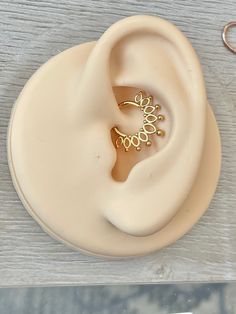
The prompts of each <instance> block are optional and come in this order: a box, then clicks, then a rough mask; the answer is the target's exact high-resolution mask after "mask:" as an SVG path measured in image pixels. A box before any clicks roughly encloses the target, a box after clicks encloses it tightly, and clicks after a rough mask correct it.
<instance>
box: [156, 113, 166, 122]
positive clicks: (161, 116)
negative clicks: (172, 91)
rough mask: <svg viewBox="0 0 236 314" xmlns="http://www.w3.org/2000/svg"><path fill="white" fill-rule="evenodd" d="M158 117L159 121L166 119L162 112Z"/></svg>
mask: <svg viewBox="0 0 236 314" xmlns="http://www.w3.org/2000/svg"><path fill="white" fill-rule="evenodd" d="M157 118H158V120H159V121H164V120H165V116H163V115H162V114H159V115H158V117H157Z"/></svg>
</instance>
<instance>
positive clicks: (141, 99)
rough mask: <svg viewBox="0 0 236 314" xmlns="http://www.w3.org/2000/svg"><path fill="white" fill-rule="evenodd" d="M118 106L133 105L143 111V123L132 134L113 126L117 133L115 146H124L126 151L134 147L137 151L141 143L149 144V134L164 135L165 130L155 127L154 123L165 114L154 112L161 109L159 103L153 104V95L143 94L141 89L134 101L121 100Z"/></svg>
mask: <svg viewBox="0 0 236 314" xmlns="http://www.w3.org/2000/svg"><path fill="white" fill-rule="evenodd" d="M118 106H119V108H122V107H124V106H134V107H136V108H138V109H140V110H141V111H142V112H143V125H142V127H141V128H140V129H139V130H138V131H137V132H136V133H134V134H126V133H123V132H121V131H120V130H119V129H118V127H114V128H113V130H114V131H115V133H116V134H117V135H118V137H117V139H116V141H115V146H116V148H120V147H124V149H125V151H126V152H127V151H128V150H129V148H131V147H134V148H135V149H136V150H137V151H140V150H141V144H142V143H145V144H146V146H151V145H152V141H151V140H150V136H151V135H152V134H156V135H158V136H164V135H165V131H164V130H162V129H159V128H157V126H156V124H157V123H158V122H159V121H163V120H164V119H165V116H164V115H162V114H156V112H157V111H160V110H161V106H160V105H159V104H157V105H153V97H152V96H151V95H150V96H147V97H146V96H145V93H144V92H143V91H140V92H139V93H138V94H137V95H136V96H135V98H134V101H123V102H121V103H119V105H118Z"/></svg>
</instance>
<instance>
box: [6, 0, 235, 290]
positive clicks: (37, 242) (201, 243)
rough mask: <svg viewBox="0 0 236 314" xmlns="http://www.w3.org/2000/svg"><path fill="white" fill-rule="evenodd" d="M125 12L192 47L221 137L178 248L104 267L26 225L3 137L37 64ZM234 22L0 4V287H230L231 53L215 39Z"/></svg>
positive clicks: (224, 7)
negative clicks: (203, 195) (208, 195)
mask: <svg viewBox="0 0 236 314" xmlns="http://www.w3.org/2000/svg"><path fill="white" fill-rule="evenodd" d="M133 14H155V15H159V16H161V17H163V18H166V19H168V20H170V21H172V22H173V23H175V24H176V25H177V26H179V27H180V29H181V30H182V31H183V32H184V33H185V34H186V35H187V36H188V38H189V39H190V40H191V42H192V44H193V46H194V47H195V49H196V51H197V53H198V55H199V57H200V59H201V62H202V65H203V70H204V74H205V78H206V86H207V92H208V98H209V101H210V103H211V104H212V106H213V108H214V111H215V114H216V117H217V120H218V123H219V127H220V131H221V136H222V146H223V163H222V174H221V178H220V182H219V186H218V189H217V193H216V195H215V197H214V199H213V201H212V203H211V205H210V208H209V210H208V211H207V213H206V214H205V215H204V217H203V218H202V219H201V220H200V222H199V223H198V224H197V225H196V226H195V227H194V228H193V230H192V231H191V232H189V233H188V234H187V235H185V236H184V237H183V238H182V239H181V240H179V241H177V242H176V243H175V244H173V245H172V246H170V247H168V248H166V249H163V250H161V251H160V252H156V253H154V254H152V255H149V256H146V257H142V258H137V259H133V260H125V261H124V260H123V261H108V260H102V259H97V258H93V257H87V256H85V255H83V254H80V253H78V252H74V251H72V250H71V249H69V248H67V247H65V246H64V245H63V244H60V243H58V242H56V241H54V240H53V239H51V238H50V237H49V236H48V235H47V234H45V233H44V232H43V231H42V230H41V229H40V227H39V226H38V225H37V224H36V223H35V222H34V221H33V219H32V218H31V217H29V215H28V214H27V212H26V211H25V210H24V208H23V206H22V204H21V202H20V201H19V199H18V197H17V194H16V192H15V190H14V188H13V186H12V182H11V178H10V174H9V170H8V165H7V155H6V132H7V125H8V121H9V116H10V111H11V108H12V106H13V103H14V101H15V100H16V98H17V96H18V94H19V92H20V90H21V89H22V87H23V86H24V84H25V82H26V81H27V79H28V78H29V77H30V76H31V75H32V73H33V72H34V71H35V70H36V69H37V68H38V67H39V66H40V65H41V64H42V63H43V62H45V61H46V60H48V58H50V57H51V56H53V55H55V54H57V53H58V52H60V51H62V50H64V49H66V48H68V47H70V46H73V45H75V44H78V43H82V42H84V41H88V40H96V39H97V38H98V37H99V36H100V35H101V34H102V32H103V31H104V30H105V29H106V28H107V27H108V26H109V25H110V24H112V23H113V22H115V21H117V20H118V19H120V18H122V17H125V16H129V15H133ZM233 19H236V2H235V1H234V0H226V1H219V0H216V1H211V0H208V1H205V0H198V1H194V0H189V1H181V0H175V1H171V0H170V1H164V0H160V1H154V0H151V1H138V0H129V1H124V0H119V1H118V0H116V1H107V0H101V1H95V0H90V1H88V0H87V1H86V0H81V1H77V0H68V1H66V0H62V1H59V0H38V1H37V0H32V1H30V0H0V285H1V286H15V285H18V286H26V285H44V286H45V285H75V284H94V283H96V284H98V283H131V282H132V283H135V282H136V283H137V282H139V283H140V282H147V283H148V282H165V283H168V282H176V281H187V282H189V281H217V280H218V281H221V280H236V251H235V246H236V212H235V205H236V195H235V190H236V189H235V188H236V153H235V152H236V135H235V130H236V113H235V106H236V55H233V54H232V53H231V52H229V51H228V50H227V49H226V48H225V47H224V46H223V44H222V41H221V29H222V27H223V26H224V24H226V23H227V22H228V21H231V20H233ZM78 227H79V226H78Z"/></svg>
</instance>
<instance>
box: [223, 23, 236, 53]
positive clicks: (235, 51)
mask: <svg viewBox="0 0 236 314" xmlns="http://www.w3.org/2000/svg"><path fill="white" fill-rule="evenodd" d="M232 27H236V21H233V22H229V23H228V24H226V25H225V26H224V28H223V32H222V39H223V42H224V44H225V46H226V47H227V48H228V49H229V50H230V51H232V52H233V53H236V47H233V46H232V45H231V44H230V43H229V42H228V38H227V33H228V30H229V29H230V28H232Z"/></svg>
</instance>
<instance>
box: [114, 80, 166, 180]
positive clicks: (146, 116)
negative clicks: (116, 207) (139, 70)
mask: <svg viewBox="0 0 236 314" xmlns="http://www.w3.org/2000/svg"><path fill="white" fill-rule="evenodd" d="M113 92H114V95H115V97H116V100H117V106H119V109H120V110H121V111H122V113H123V116H124V119H123V120H122V121H120V123H119V125H116V126H114V127H113V128H112V129H111V138H112V143H113V145H114V146H115V148H116V162H115V164H114V167H113V169H112V177H113V179H114V180H115V181H119V182H124V181H126V179H127V178H128V176H129V173H130V171H131V170H132V168H133V167H134V166H135V165H136V164H138V163H139V162H141V161H142V160H144V159H146V158H148V157H150V156H152V155H154V154H156V153H158V151H160V150H161V149H162V148H163V147H164V146H165V144H166V143H167V138H168V129H169V123H167V122H166V121H167V120H168V117H167V115H168V114H167V112H166V110H165V109H163V108H162V107H161V105H160V104H159V103H158V102H157V99H156V97H154V95H151V94H150V93H148V91H144V90H142V89H141V88H140V89H137V88H136V87H129V86H115V87H113ZM140 92H141V93H140ZM140 97H143V108H141V103H140V102H139V100H140ZM148 97H150V101H149V100H148ZM144 98H145V99H144ZM147 101H149V106H148V107H147V106H146V105H147ZM132 102H133V104H132ZM135 104H138V105H140V106H136V105H135ZM154 108H155V109H154ZM149 120H150V121H149ZM154 131H155V132H154ZM153 132H154V133H153Z"/></svg>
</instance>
